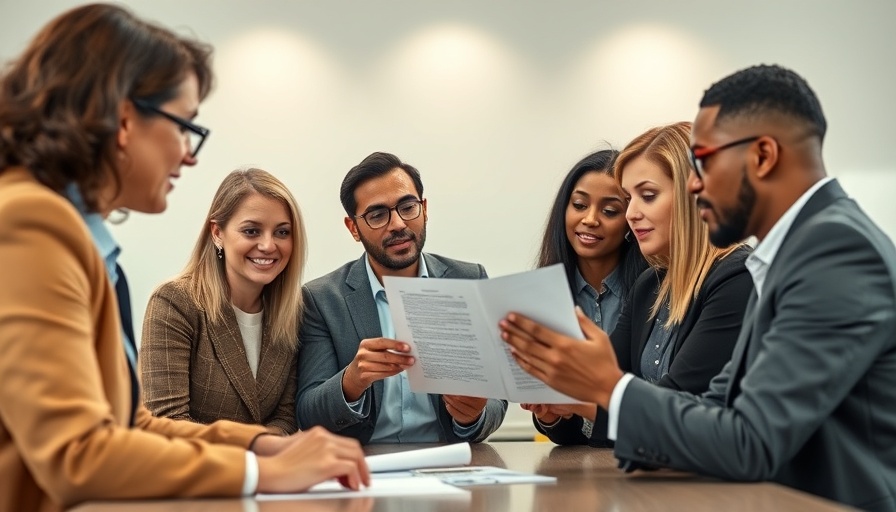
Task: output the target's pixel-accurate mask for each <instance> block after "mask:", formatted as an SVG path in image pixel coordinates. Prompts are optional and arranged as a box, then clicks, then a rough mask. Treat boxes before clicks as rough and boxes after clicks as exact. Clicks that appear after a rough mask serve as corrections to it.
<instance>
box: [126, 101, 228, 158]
mask: <svg viewBox="0 0 896 512" xmlns="http://www.w3.org/2000/svg"><path fill="white" fill-rule="evenodd" d="M131 101H132V102H133V103H134V105H136V106H137V108H139V109H142V110H148V111H150V112H153V113H155V114H158V115H160V116H162V117H165V118H167V119H169V120H171V121H173V122H174V123H176V124H177V125H178V126H180V127H181V131H182V132H184V133H186V134H187V135H188V136H189V137H190V156H192V157H193V158H196V154H197V153H199V148H201V147H202V145H203V144H204V143H205V138H206V137H208V134H209V133H210V132H211V130H209V129H208V128H205V127H202V126H199V125H198V124H194V123H191V122H190V121H187V120H186V119H184V118H182V117H179V116H176V115H174V114H169V113H168V112H165V111H164V110H162V109H160V108H159V107H157V106H155V105H153V104H152V103H149V102H148V101H145V100H140V99H132V100H131Z"/></svg>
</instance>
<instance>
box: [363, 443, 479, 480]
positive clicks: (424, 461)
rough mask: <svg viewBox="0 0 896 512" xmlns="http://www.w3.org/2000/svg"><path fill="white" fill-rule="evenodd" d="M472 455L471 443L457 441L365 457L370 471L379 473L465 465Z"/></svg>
mask: <svg viewBox="0 0 896 512" xmlns="http://www.w3.org/2000/svg"><path fill="white" fill-rule="evenodd" d="M472 457H473V455H472V452H471V451H470V444H469V443H455V444H449V445H445V446H437V447H435V448H421V449H419V450H408V451H403V452H396V453H384V454H382V455H368V456H367V457H365V459H366V460H367V467H368V468H370V472H371V473H378V472H385V471H404V470H408V469H421V468H437V467H442V466H459V465H465V464H469V463H470V461H471V460H472Z"/></svg>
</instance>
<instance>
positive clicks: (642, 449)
mask: <svg viewBox="0 0 896 512" xmlns="http://www.w3.org/2000/svg"><path fill="white" fill-rule="evenodd" d="M646 451H647V450H645V449H644V448H638V449H637V450H635V453H637V454H638V455H644V453H645V452H646Z"/></svg>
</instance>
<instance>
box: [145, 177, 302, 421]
mask: <svg viewBox="0 0 896 512" xmlns="http://www.w3.org/2000/svg"><path fill="white" fill-rule="evenodd" d="M304 262H305V230H304V227H303V225H302V216H301V213H300V212H299V208H298V206H297V205H296V201H295V199H294V198H293V196H292V194H290V192H289V190H288V189H287V188H286V186H285V185H283V183H281V182H280V180H278V179H277V178H275V177H274V176H272V175H271V174H270V173H268V172H266V171H263V170H261V169H243V170H236V171H233V172H232V173H230V175H228V176H227V177H226V178H225V179H224V181H223V182H222V183H221V186H220V187H219V188H218V192H217V193H216V194H215V197H214V199H213V200H212V205H211V208H209V212H208V216H207V217H206V220H205V222H204V223H203V226H202V230H201V231H200V234H199V239H198V240H197V241H196V246H195V248H194V249H193V255H192V256H191V258H190V261H189V262H188V263H187V266H186V268H185V269H184V271H183V272H182V273H181V274H180V275H179V276H178V277H176V278H174V279H173V280H171V281H169V282H167V283H165V284H163V285H161V286H160V287H159V288H158V289H156V291H155V292H154V293H153V295H152V297H151V298H150V300H149V305H148V307H147V311H146V317H145V321H144V324H143V346H142V350H141V369H142V372H143V384H144V388H145V389H144V393H145V400H146V406H147V407H148V408H149V409H150V410H151V411H152V413H153V414H154V415H156V416H165V417H169V418H175V419H182V420H189V421H194V422H198V423H211V422H213V421H216V420H219V419H228V420H232V421H238V422H242V423H257V424H261V425H264V426H265V427H267V429H268V430H269V431H270V432H272V433H276V434H291V433H293V432H295V431H296V430H297V427H296V419H295V393H296V375H295V364H296V354H297V348H298V335H297V333H298V327H299V318H301V312H302V296H301V293H300V292H299V290H300V289H301V287H300V283H301V277H302V268H303V266H304Z"/></svg>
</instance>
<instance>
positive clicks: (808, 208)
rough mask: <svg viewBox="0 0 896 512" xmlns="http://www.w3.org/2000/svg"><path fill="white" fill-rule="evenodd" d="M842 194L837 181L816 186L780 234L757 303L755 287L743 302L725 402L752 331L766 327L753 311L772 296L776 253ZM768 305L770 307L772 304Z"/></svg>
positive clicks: (748, 354) (749, 351)
mask: <svg viewBox="0 0 896 512" xmlns="http://www.w3.org/2000/svg"><path fill="white" fill-rule="evenodd" d="M846 197H848V196H847V195H846V192H844V191H843V188H842V187H841V186H840V183H838V182H837V180H831V181H830V182H828V183H826V184H825V185H823V186H822V187H821V188H820V189H818V190H817V191H816V192H815V194H813V195H812V197H810V198H809V200H808V201H807V202H806V204H805V205H803V208H802V209H801V210H800V212H799V213H798V214H797V216H796V218H795V219H794V220H793V224H791V225H790V228H789V229H788V230H787V234H786V235H784V241H783V242H782V243H781V246H780V247H779V248H778V252H777V254H776V255H775V257H774V259H773V260H772V263H771V265H770V266H769V269H768V272H767V273H766V276H765V281H764V284H763V287H762V301H761V304H760V301H759V299H758V296H757V293H756V290H753V292H752V294H751V295H750V300H749V302H748V303H747V309H746V313H745V314H744V322H743V327H742V328H741V332H740V336H738V339H737V344H736V345H735V346H734V352H733V353H732V356H731V363H732V371H731V373H732V375H731V380H730V381H729V384H728V394H727V397H726V401H727V403H728V404H730V403H731V402H733V401H734V399H735V398H737V395H738V394H739V393H740V381H741V379H742V378H743V376H744V374H746V372H747V367H748V365H749V363H750V362H751V361H752V359H753V358H755V354H756V353H757V350H758V347H756V346H752V345H754V344H755V342H756V341H757V340H754V339H753V338H754V336H753V332H754V330H755V331H756V336H755V337H759V338H761V337H762V335H763V334H764V333H765V331H766V330H767V328H768V326H767V325H762V326H759V325H756V324H757V322H758V319H757V318H756V315H757V311H764V310H765V309H766V307H765V306H763V305H764V304H767V302H768V301H770V300H772V296H773V295H774V293H775V290H774V287H775V285H776V283H778V282H779V281H780V280H779V278H778V269H779V268H780V265H779V264H778V263H779V262H780V261H781V258H779V257H778V255H779V254H781V252H782V251H784V248H785V247H786V245H787V242H788V240H789V239H791V238H792V237H793V234H794V233H796V232H797V231H798V230H799V228H800V227H801V226H802V225H803V224H805V222H806V221H807V220H808V219H810V218H812V217H813V216H815V215H816V214H817V213H818V212H820V211H821V210H823V209H824V208H825V207H827V206H828V205H830V204H831V203H833V202H834V201H836V200H838V199H844V198H846ZM770 307H771V308H772V309H774V305H772V306H770ZM771 315H772V318H769V319H768V321H769V322H771V321H772V320H773V318H774V311H772V313H771Z"/></svg>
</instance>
